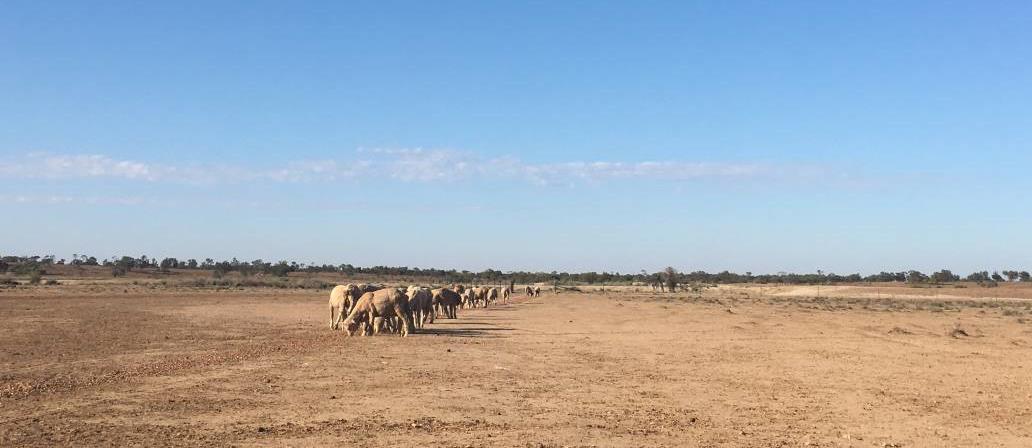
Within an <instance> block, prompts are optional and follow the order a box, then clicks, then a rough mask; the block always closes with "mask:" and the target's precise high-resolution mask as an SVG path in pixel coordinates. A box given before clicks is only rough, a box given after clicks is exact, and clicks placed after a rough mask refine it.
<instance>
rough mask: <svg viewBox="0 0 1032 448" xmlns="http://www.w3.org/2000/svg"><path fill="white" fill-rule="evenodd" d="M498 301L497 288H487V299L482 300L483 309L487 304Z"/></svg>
mask: <svg viewBox="0 0 1032 448" xmlns="http://www.w3.org/2000/svg"><path fill="white" fill-rule="evenodd" d="M496 300H498V288H489V289H488V290H487V297H486V298H484V308H487V304H488V303H491V302H494V301H496Z"/></svg>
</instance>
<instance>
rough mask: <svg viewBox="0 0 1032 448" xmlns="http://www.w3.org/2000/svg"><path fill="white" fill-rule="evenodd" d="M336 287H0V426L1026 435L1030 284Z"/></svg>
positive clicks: (104, 436)
mask: <svg viewBox="0 0 1032 448" xmlns="http://www.w3.org/2000/svg"><path fill="white" fill-rule="evenodd" d="M326 297H327V293H326V292H325V291H311V290H304V291H298V290H278V289H267V288H257V289H245V290H222V291H216V290H212V289H203V288H198V289H190V288H171V289H161V288H156V289H155V288H150V287H144V286H133V285H125V286H124V287H123V286H112V285H102V286H89V285H62V286H55V287H35V288H25V287H22V288H18V289H11V290H4V291H2V292H0V446H5V447H6V446H54V445H84V446H104V445H117V446H161V445H179V446H226V445H232V446H268V445H273V446H282V445H289V446H312V445H338V446H443V447H468V446H474V447H479V446H516V447H526V446H531V447H539V446H546V447H553V446H554V447H559V446H601V447H608V446H613V447H631V446H671V447H673V446H758V447H780V446H857V447H861V446H862V447H870V446H876V447H898V446H906V447H911V446H929V447H941V446H994V447H995V446H1014V447H1019V446H1021V447H1024V446H1032V374H1030V372H1032V301H1022V300H1016V301H996V300H985V301H981V302H973V301H969V300H965V301H949V300H936V301H930V302H921V304H918V305H914V304H912V303H900V301H894V300H890V299H881V298H879V297H874V298H872V297H868V296H866V295H861V296H858V297H854V298H820V299H815V298H812V297H811V298H807V297H786V296H784V295H779V294H776V293H771V294H763V293H761V292H759V291H756V290H752V289H726V288H718V289H714V290H708V291H706V292H705V293H702V294H697V295H696V294H662V295H661V294H646V293H630V292H622V293H609V294H605V295H603V294H597V293H590V294H573V293H571V294H563V295H558V296H556V295H551V294H545V295H544V296H543V297H539V298H533V299H528V298H526V297H523V296H517V298H516V300H515V303H513V304H511V305H499V306H494V307H491V308H488V309H486V310H463V311H461V312H460V316H459V319H457V320H439V321H438V323H436V324H434V325H432V326H431V327H430V328H429V331H427V332H425V333H423V334H418V335H415V336H412V337H409V338H400V337H396V336H377V337H366V338H360V337H355V338H347V337H343V336H341V335H340V334H335V333H332V332H330V331H329V329H328V328H327V327H328V319H329V316H328V311H327V310H326Z"/></svg>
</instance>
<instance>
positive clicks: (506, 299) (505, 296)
mask: <svg viewBox="0 0 1032 448" xmlns="http://www.w3.org/2000/svg"><path fill="white" fill-rule="evenodd" d="M500 294H501V297H500V299H501V300H502V303H509V294H511V291H509V288H502V292H501V293H500Z"/></svg>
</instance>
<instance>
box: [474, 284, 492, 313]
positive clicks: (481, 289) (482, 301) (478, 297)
mask: <svg viewBox="0 0 1032 448" xmlns="http://www.w3.org/2000/svg"><path fill="white" fill-rule="evenodd" d="M488 289H490V288H488V287H486V286H477V287H476V288H473V308H477V307H479V306H480V305H483V306H484V308H487V291H488Z"/></svg>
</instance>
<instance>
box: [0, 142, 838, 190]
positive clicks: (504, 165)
mask: <svg viewBox="0 0 1032 448" xmlns="http://www.w3.org/2000/svg"><path fill="white" fill-rule="evenodd" d="M822 173H823V170H820V169H818V168H813V167H785V166H773V165H766V164H759V163H751V164H748V163H747V164H739V163H714V162H688V161H639V162H606V161H571V162H561V163H527V162H524V161H522V160H520V159H519V158H516V157H512V156H504V157H483V156H481V155H479V154H476V153H473V152H468V151H457V150H449V149H422V148H400V149H391V148H372V149H368V148H361V149H359V150H357V151H356V152H355V154H354V156H353V157H352V158H351V159H350V160H335V159H329V160H295V161H289V162H286V163H284V164H283V165H282V166H278V167H271V168H266V167H257V166H231V165H216V164H207V165H182V166H179V165H168V164H159V163H151V162H145V161H138V160H125V159H118V158H114V157H110V156H107V155H102V154H52V153H29V154H25V155H23V156H20V157H16V158H13V159H9V160H0V178H21V179H50V180H62V179H100V178H107V179H121V180H129V181H141V182H173V183H189V184H220V183H234V182H247V181H269V182H337V181H346V180H363V179H377V178H385V177H386V178H390V179H394V180H397V181H401V182H408V183H441V182H459V181H465V180H470V179H498V180H509V181H517V182H526V183H530V184H533V185H539V186H549V185H576V184H582V183H603V182H609V181H627V180H660V181H692V180H700V179H732V180H746V179H758V178H806V177H810V178H812V177H814V176H815V175H820V174H822Z"/></svg>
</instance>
